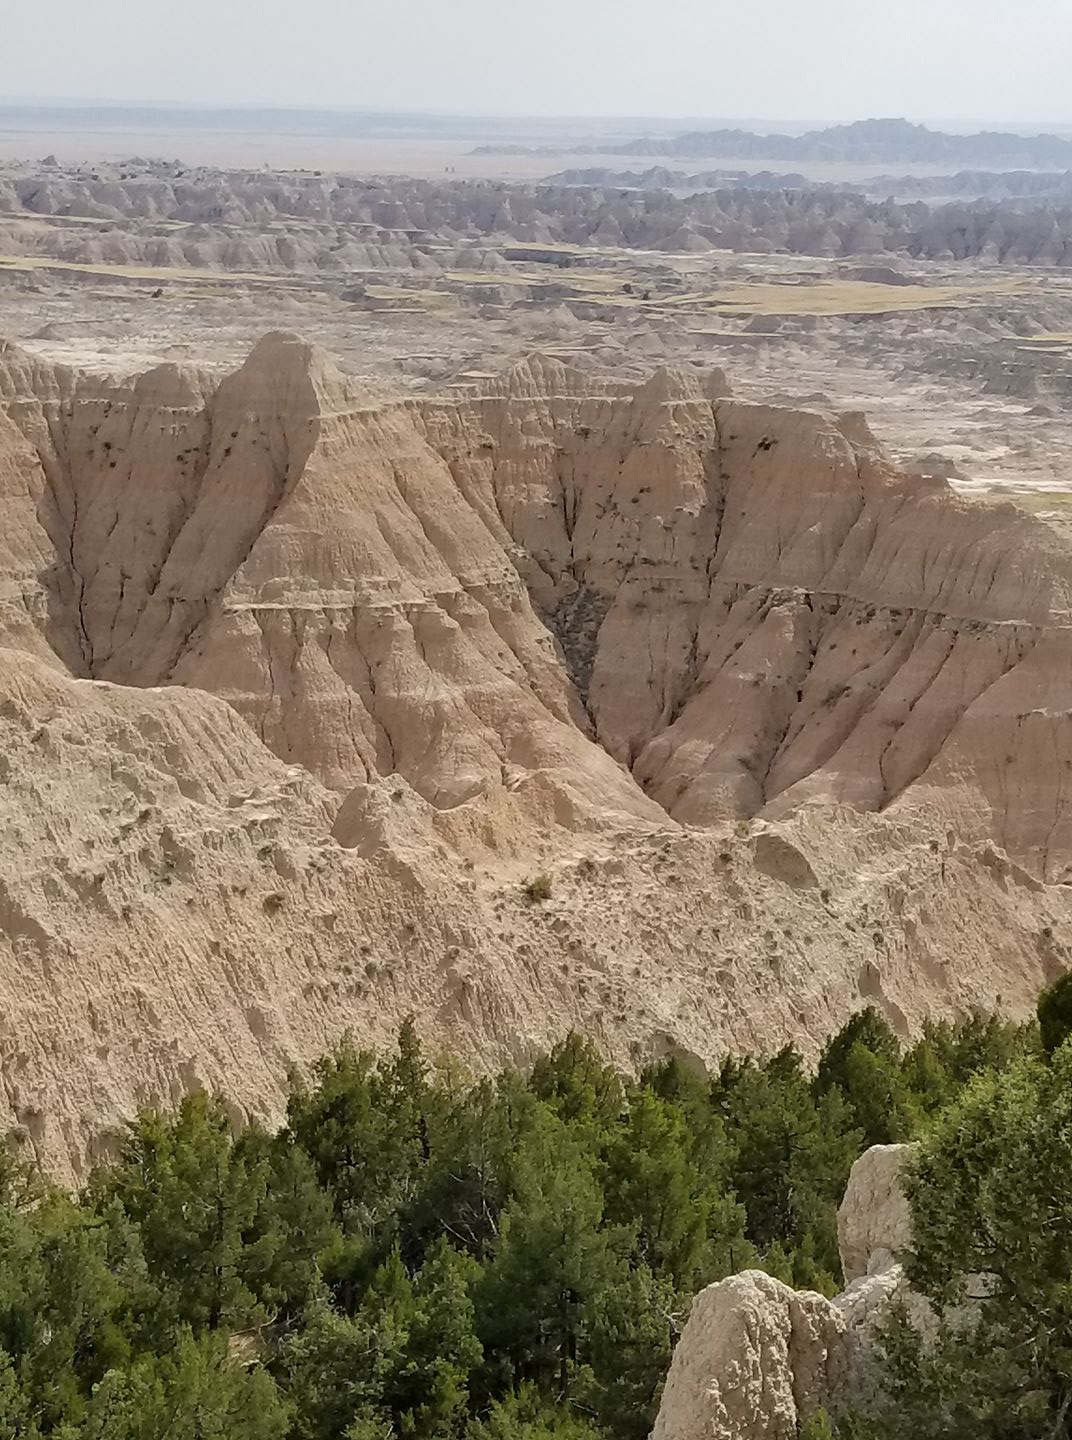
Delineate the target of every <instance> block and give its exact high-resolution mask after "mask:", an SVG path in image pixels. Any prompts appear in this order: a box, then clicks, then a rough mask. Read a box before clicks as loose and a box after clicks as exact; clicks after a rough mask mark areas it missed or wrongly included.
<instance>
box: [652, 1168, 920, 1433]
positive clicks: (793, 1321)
mask: <svg viewBox="0 0 1072 1440" xmlns="http://www.w3.org/2000/svg"><path fill="white" fill-rule="evenodd" d="M908 1148H909V1147H907V1146H903V1145H887V1146H879V1147H876V1148H875V1149H872V1150H868V1151H866V1152H865V1153H864V1154H863V1155H862V1156H861V1157H860V1159H859V1160H857V1162H856V1164H855V1165H854V1166H853V1169H852V1174H851V1176H850V1178H849V1184H848V1187H847V1189H846V1192H845V1197H844V1200H843V1202H842V1205H841V1209H840V1211H839V1215H838V1234H839V1241H840V1244H841V1251H842V1264H843V1267H844V1270H845V1278H846V1280H848V1281H850V1282H851V1283H850V1285H849V1288H848V1289H847V1290H846V1291H845V1292H844V1293H843V1294H842V1295H839V1296H837V1297H836V1298H835V1299H834V1300H826V1299H824V1298H823V1297H822V1296H821V1295H816V1294H813V1293H811V1292H808V1291H796V1290H792V1289H790V1287H789V1286H787V1285H783V1284H782V1282H781V1281H779V1280H775V1279H773V1278H772V1277H771V1276H769V1275H766V1274H764V1273H763V1272H762V1271H759V1270H749V1271H745V1272H744V1273H743V1274H741V1275H734V1276H732V1277H731V1278H730V1279H728V1280H722V1281H720V1282H719V1283H718V1284H716V1285H710V1286H708V1288H707V1289H706V1290H704V1291H702V1292H701V1293H700V1294H699V1295H698V1296H697V1297H696V1299H695V1301H694V1302H693V1306H692V1310H691V1312H690V1314H689V1319H688V1323H687V1325H686V1327H685V1330H684V1333H683V1334H682V1337H681V1340H680V1341H679V1342H678V1346H677V1349H676V1350H675V1351H674V1357H673V1360H672V1362H671V1366H670V1372H669V1375H668V1376H667V1380H666V1385H665V1387H664V1390H663V1397H662V1403H661V1405H660V1408H659V1414H658V1417H657V1419H656V1423H655V1428H654V1430H653V1431H652V1440H758V1437H760V1436H763V1437H770V1440H796V1436H797V1435H798V1434H799V1432H800V1426H801V1424H802V1423H803V1421H805V1420H806V1419H807V1418H808V1416H809V1415H811V1414H813V1413H814V1412H815V1411H816V1410H819V1409H826V1410H828V1411H829V1412H830V1413H832V1414H834V1415H836V1414H837V1413H838V1412H839V1411H842V1410H857V1409H859V1408H860V1407H867V1406H868V1405H871V1404H873V1403H874V1402H875V1399H876V1396H877V1388H876V1387H877V1378H878V1377H877V1372H876V1366H875V1357H874V1347H873V1339H872V1337H873V1335H874V1331H875V1327H876V1326H877V1325H879V1324H881V1321H882V1318H883V1317H884V1315H886V1314H887V1313H888V1311H889V1307H890V1305H891V1303H892V1302H893V1300H894V1299H895V1298H896V1297H901V1298H906V1296H907V1292H906V1289H905V1285H904V1280H903V1276H902V1272H901V1269H900V1266H899V1264H898V1263H897V1256H898V1254H899V1253H901V1252H902V1251H903V1250H904V1249H905V1247H906V1246H907V1245H908V1243H909V1241H910V1238H911V1237H910V1231H909V1228H908V1210H907V1204H906V1202H905V1199H904V1196H903V1194H902V1193H901V1190H900V1187H899V1184H898V1179H897V1177H898V1173H899V1171H900V1168H901V1167H902V1165H903V1164H904V1161H905V1158H906V1153H907V1150H908ZM915 1303H916V1304H917V1305H918V1304H919V1302H918V1301H917V1302H915Z"/></svg>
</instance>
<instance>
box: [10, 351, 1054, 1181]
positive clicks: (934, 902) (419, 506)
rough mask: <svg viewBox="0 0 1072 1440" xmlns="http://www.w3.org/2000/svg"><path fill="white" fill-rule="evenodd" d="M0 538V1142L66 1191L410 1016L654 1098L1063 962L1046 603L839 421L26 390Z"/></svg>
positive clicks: (649, 402)
mask: <svg viewBox="0 0 1072 1440" xmlns="http://www.w3.org/2000/svg"><path fill="white" fill-rule="evenodd" d="M0 514H2V517H3V521H4V524H3V526H2V528H0V646H2V647H4V648H3V649H2V651H0V722H2V724H3V727H4V732H3V743H2V744H0V756H2V757H3V760H2V765H3V767H4V778H5V784H4V786H3V788H2V790H0V806H2V807H3V809H4V820H5V833H6V834H7V835H8V836H10V837H12V839H11V843H10V844H9V845H8V846H7V847H6V848H5V852H4V855H3V857H2V859H0V886H2V887H3V896H4V904H3V906H2V907H0V961H2V963H0V996H2V999H3V1006H4V1015H5V1025H6V1026H7V1029H6V1030H4V1031H3V1033H2V1034H0V1085H2V1089H0V1100H4V1097H6V1102H5V1103H6V1106H7V1112H8V1113H9V1114H10V1115H11V1116H12V1117H13V1118H14V1119H15V1120H17V1121H18V1123H19V1124H21V1125H22V1126H23V1127H24V1129H25V1133H26V1134H27V1136H28V1137H29V1138H30V1139H32V1143H33V1144H34V1145H35V1146H37V1148H38V1150H39V1151H40V1153H42V1154H43V1155H45V1156H46V1157H47V1158H48V1159H49V1160H50V1162H51V1163H54V1164H58V1165H61V1166H62V1165H65V1164H66V1165H70V1164H75V1165H77V1164H82V1163H84V1160H85V1157H86V1155H87V1154H88V1153H89V1151H90V1149H91V1147H92V1145H93V1144H94V1143H96V1142H95V1141H94V1138H93V1137H94V1136H95V1135H96V1134H97V1132H98V1131H99V1130H100V1129H101V1128H102V1127H103V1128H107V1127H108V1126H110V1125H113V1124H116V1123H118V1122H119V1121H120V1120H121V1119H122V1118H123V1117H124V1116H125V1115H128V1114H129V1113H130V1111H131V1110H132V1109H133V1108H134V1107H135V1106H136V1105H137V1104H138V1103H139V1101H140V1100H143V1099H145V1098H148V1097H151V1096H155V1097H164V1098H167V1097H169V1096H171V1095H173V1094H176V1093H181V1091H182V1090H183V1089H184V1088H189V1087H191V1086H194V1085H201V1084H204V1085H207V1086H211V1087H214V1088H220V1089H222V1090H224V1091H225V1092H227V1093H228V1094H230V1095H232V1096H233V1097H234V1101H235V1104H236V1105H237V1106H238V1107H239V1108H240V1109H241V1110H242V1111H243V1113H250V1114H262V1115H265V1116H268V1115H271V1114H273V1113H274V1107H276V1106H277V1105H278V1103H279V1097H280V1087H281V1085H282V1082H283V1077H284V1076H285V1073H286V1070H287V1068H288V1066H290V1065H291V1064H294V1063H303V1062H305V1061H308V1060H310V1059H311V1058H312V1057H314V1056H315V1055H316V1054H317V1053H318V1052H320V1051H322V1050H323V1048H324V1047H325V1045H327V1044H328V1043H330V1041H331V1039H332V1038H333V1037H334V1036H337V1035H338V1034H340V1033H341V1032H342V1031H344V1030H346V1029H352V1030H353V1031H354V1032H355V1033H356V1034H357V1035H358V1036H359V1037H360V1038H361V1039H363V1040H368V1041H370V1042H380V1041H383V1040H386V1039H387V1038H388V1037H389V1035H390V1033H391V1031H392V1030H393V1029H394V1028H395V1027H396V1026H397V1024H398V1023H399V1021H400V1020H401V1018H403V1017H404V1016H405V1015H406V1014H408V1013H410V1012H414V1013H415V1014H416V1016H417V1019H418V1022H419V1024H420V1026H421V1028H422V1031H423V1032H424V1033H425V1034H426V1035H427V1036H428V1038H429V1039H430V1041H432V1043H433V1044H435V1045H438V1044H441V1043H447V1042H449V1043H450V1044H451V1046H452V1048H453V1049H455V1050H456V1051H457V1052H459V1053H460V1054H461V1055H462V1056H463V1057H464V1058H467V1059H468V1060H469V1061H471V1062H472V1063H473V1064H475V1065H482V1066H488V1065H492V1064H495V1063H496V1062H497V1061H498V1060H500V1059H503V1058H506V1057H512V1058H515V1059H523V1058H524V1057H525V1056H526V1055H528V1054H530V1053H531V1052H532V1051H533V1050H534V1049H535V1048H536V1047H537V1046H541V1045H545V1044H546V1043H548V1042H549V1041H552V1040H553V1039H554V1038H556V1037H557V1036H560V1035H561V1034H562V1033H563V1032H564V1031H565V1030H567V1029H568V1028H570V1027H571V1026H573V1027H579V1028H582V1029H584V1030H586V1031H588V1032H589V1033H591V1034H593V1035H594V1036H595V1037H596V1039H597V1040H598V1041H599V1043H600V1044H601V1046H602V1047H603V1048H604V1049H605V1051H606V1052H607V1053H608V1054H609V1055H611V1056H613V1057H614V1058H615V1059H617V1060H619V1061H620V1062H621V1063H622V1064H624V1065H634V1064H637V1063H642V1062H643V1061H644V1060H646V1059H648V1058H651V1057H652V1056H656V1055H662V1054H667V1053H688V1054H691V1055H694V1056H696V1057H699V1058H701V1059H714V1058H715V1057H717V1056H719V1055H720V1054H721V1053H723V1052H724V1051H725V1050H726V1049H727V1048H745V1049H750V1050H754V1049H766V1048H769V1047H771V1046H778V1045H780V1044H782V1043H785V1042H786V1041H789V1040H791V1039H792V1040H794V1041H795V1042H796V1043H798V1044H800V1045H802V1046H803V1048H804V1049H805V1050H810V1049H813V1048H814V1047H815V1046H816V1045H817V1044H818V1043H820V1042H821V1040H822V1039H823V1038H824V1037H825V1036H826V1035H827V1034H828V1033H829V1032H830V1030H831V1029H833V1028H836V1027H837V1025H838V1024H840V1023H841V1022H842V1021H843V1020H844V1019H845V1018H847V1016H848V1015H849V1014H850V1013H852V1011H853V1010H854V1009H856V1008H858V1007H859V1005H860V1004H861V1002H865V1003H873V1004H876V1005H879V1006H880V1007H881V1008H882V1009H883V1010H884V1013H885V1014H886V1015H887V1016H888V1017H889V1019H890V1021H891V1023H892V1024H893V1025H894V1026H895V1027H896V1028H897V1029H898V1030H899V1031H900V1032H901V1033H902V1034H907V1033H909V1032H910V1031H911V1030H912V1029H913V1028H914V1027H916V1026H918V1024H919V1023H920V1022H921V1021H922V1019H923V1018H924V1017H925V1016H926V1015H927V1014H929V1013H931V1012H933V1011H934V1010H941V1011H943V1012H949V1011H963V1010H965V1009H969V1008H972V1007H981V1006H986V1005H989V1004H991V1003H992V999H993V996H994V995H995V994H1000V995H1002V996H1003V998H1004V1000H1005V1003H1006V1004H1008V1005H1009V1006H1010V1007H1012V1008H1013V1009H1024V1008H1026V1007H1028V1006H1029V1005H1030V1004H1031V1003H1033V999H1034V996H1035V994H1036V993H1037V990H1038V988H1039V986H1040V985H1041V984H1042V983H1043V982H1044V980H1045V979H1047V978H1048V977H1050V976H1051V975H1052V974H1054V973H1056V972H1057V971H1058V970H1059V969H1060V968H1061V967H1062V966H1063V964H1064V956H1065V948H1064V947H1065V946H1066V944H1067V943H1068V941H1069V940H1070V939H1072V929H1070V926H1072V910H1070V907H1069V904H1068V901H1067V898H1066V895H1065V891H1064V890H1063V889H1062V888H1061V887H1060V886H1055V885H1052V884H1050V883H1049V882H1050V881H1051V880H1054V879H1061V878H1062V877H1063V876H1064V875H1065V874H1066V873H1067V872H1068V868H1069V866H1070V864H1072V857H1070V854H1069V851H1070V848H1072V842H1070V838H1069V832H1068V824H1069V817H1068V813H1067V809H1066V800H1065V793H1064V790H1063V788H1062V786H1063V782H1062V779H1061V776H1062V774H1063V769H1062V766H1063V761H1062V760H1061V756H1062V755H1063V753H1064V749H1065V748H1066V747H1067V746H1068V744H1069V743H1070V735H1072V731H1070V728H1069V711H1070V703H1069V696H1068V694H1067V693H1066V689H1067V685H1068V684H1069V683H1070V682H1068V679H1067V677H1068V675H1069V674H1072V666H1069V664H1068V635H1069V631H1068V628H1067V627H1068V610H1069V606H1068V594H1069V590H1070V584H1072V579H1070V565H1069V562H1068V559H1067V557H1066V555H1065V552H1064V551H1063V550H1062V549H1061V548H1060V546H1059V543H1058V542H1057V540H1056V539H1054V538H1053V537H1052V536H1051V534H1050V532H1049V531H1047V530H1045V529H1044V528H1043V527H1042V526H1041V525H1039V524H1037V523H1036V522H1034V521H1032V520H1031V519H1029V518H1028V517H1027V516H1024V515H1021V514H1020V513H1019V512H1017V511H1014V510H1012V509H1011V508H1005V509H986V510H984V509H981V508H980V509H975V508H973V507H971V506H970V505H969V504H967V503H966V502H962V501H960V500H958V499H956V498H955V497H954V496H953V495H952V493H951V492H950V491H949V490H948V488H947V487H946V486H945V484H944V483H943V482H941V481H939V480H933V479H932V480H921V479H919V478H918V477H912V476H908V475H904V474H902V473H900V472H898V471H897V470H896V469H894V468H893V467H892V466H891V465H890V464H889V462H888V461H887V460H886V459H885V458H884V457H883V456H882V455H881V453H880V452H879V451H878V450H877V449H876V447H875V446H874V443H873V442H872V441H871V439H870V437H869V436H868V434H867V432H866V427H864V426H863V425H862V423H861V422H860V421H859V419H854V418H851V417H850V418H845V417H842V418H837V417H834V416H830V415H823V414H818V413H816V414H808V413H802V412H791V411H781V410H777V409H772V408H770V407H764V406H754V405H746V404H742V403H740V402H738V401H735V400H733V399H731V398H730V397H729V396H728V395H727V394H726V386H725V382H724V380H723V379H722V377H721V376H720V375H718V374H709V375H702V374H698V373H689V374H686V375H679V374H675V373H673V372H668V371H660V372H657V373H656V374H655V375H654V376H652V377H651V378H650V379H649V380H648V381H647V382H645V383H644V384H642V385H640V386H638V387H629V388H625V387H621V386H616V385H614V384H610V383H598V382H594V381H593V380H591V379H590V378H589V377H587V376H583V375H581V374H579V373H577V372H574V371H571V370H569V369H568V368H566V367H564V366H562V365H560V364H558V363H557V362H554V361H549V360H545V359H540V358H539V357H535V358H533V359H531V360H530V361H528V362H526V363H524V364H522V365H519V366H517V367H516V368H515V369H514V370H512V371H510V372H509V373H508V374H506V375H505V376H503V377H501V378H500V379H499V380H497V381H495V382H493V383H490V384H489V385H487V386H486V387H485V388H484V389H483V390H481V391H479V392H478V391H473V392H471V393H466V394H462V395H460V396H457V397H452V398H449V399H441V400H421V401H408V402H405V403H398V404H384V403H382V402H380V401H378V400H374V399H372V398H371V397H369V396H367V395H365V394H363V393H362V392H361V391H360V390H359V389H357V388H356V387H355V386H354V384H353V382H352V381H350V380H349V379H347V378H346V377H344V376H342V375H341V374H340V373H339V372H338V371H337V370H336V369H335V368H334V367H333V366H332V365H331V364H330V362H329V361H327V359H326V358H325V357H324V356H323V355H322V354H320V353H319V352H317V351H316V349H315V348H314V347H312V346H309V345H307V344H305V343H304V342H302V341H301V340H299V339H298V338H296V337H293V336H279V335H277V336H273V337H269V338H268V339H266V340H265V341H264V342H263V343H262V344H261V345H260V346H258V347H257V349H256V350H255V351H254V353H253V355H251V357H250V358H249V360H248V361H247V363H246V364H245V365H244V366H243V367H242V368H241V369H240V370H239V371H238V372H237V373H236V374H234V375H232V376H229V377H226V378H224V379H223V380H220V379H218V378H217V377H214V376H208V375H205V374H202V373H200V372H198V371H196V370H186V369H181V368H177V367H174V366H164V367H160V368H158V369H156V370H154V371H151V372H149V373H148V374H147V375H144V376H141V377H137V378H135V379H132V380H116V381H112V380H105V379H101V378H100V377H92V376H88V375H85V374H81V373H78V372H75V371H71V370H67V369H64V368H63V367H58V366H52V365H46V364H41V363H39V362H36V361H34V360H32V359H30V358H29V357H28V356H26V355H25V354H23V353H21V352H19V351H18V350H16V349H14V348H12V347H7V348H4V349H2V350H0ZM540 870H542V871H546V872H547V873H548V875H549V876H550V878H551V882H552V885H551V895H550V898H549V899H547V900H545V901H544V902H542V903H532V902H531V901H530V900H529V899H528V898H527V896H526V893H525V889H524V881H525V879H526V878H527V877H529V876H531V875H532V874H533V873H535V872H537V871H540ZM4 976H9V977H12V979H11V982H10V984H9V983H8V982H7V981H6V980H4V979H3V977H4ZM251 997H253V998H252V999H251Z"/></svg>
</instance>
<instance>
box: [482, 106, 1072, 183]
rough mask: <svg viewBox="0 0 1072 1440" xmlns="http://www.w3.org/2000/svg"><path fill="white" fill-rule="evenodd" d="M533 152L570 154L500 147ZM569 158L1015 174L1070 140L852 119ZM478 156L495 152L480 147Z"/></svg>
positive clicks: (1053, 160) (1062, 155)
mask: <svg viewBox="0 0 1072 1440" xmlns="http://www.w3.org/2000/svg"><path fill="white" fill-rule="evenodd" d="M499 148H500V153H501V150H503V149H505V150H507V151H514V152H517V151H526V150H528V152H529V153H536V154H568V153H571V151H570V150H563V149H557V150H556V149H554V148H553V147H550V146H541V147H535V148H534V147H525V146H517V145H514V146H506V147H499ZM571 149H572V153H588V154H591V153H593V150H594V151H595V152H596V153H602V154H605V155H660V156H667V157H673V158H688V159H693V158H697V157H702V156H705V155H710V156H720V157H722V158H724V159H729V158H732V159H735V160H812V161H815V160H821V161H834V162H841V163H852V164H860V165H952V166H971V167H982V166H986V167H990V168H993V169H1001V170H1013V169H1016V168H1017V167H1019V166H1022V167H1024V168H1025V169H1032V170H1045V169H1065V170H1067V169H1069V168H1072V138H1068V137H1064V136H1059V135H1049V134H1040V135H1025V134H1020V133H1016V132H1012V131H1008V130H981V131H975V132H974V133H968V134H961V133H953V134H950V133H947V132H945V131H942V130H932V129H930V128H929V127H928V126H926V125H914V124H912V123H911V122H910V121H908V120H905V119H903V118H896V119H871V120H854V121H852V122H851V123H850V124H848V125H829V126H827V127H825V128H824V129H820V130H806V131H805V132H804V133H803V134H801V135H785V134H778V133H777V132H774V133H769V134H757V133H756V132H755V131H753V130H742V129H740V128H737V127H731V128H725V127H723V128H720V129H717V130H690V131H687V132H686V133H684V134H681V135H658V136H647V135H645V136H639V137H634V138H632V139H629V140H622V141H617V142H615V143H613V144H606V143H603V144H599V143H597V144H595V145H592V144H591V143H585V144H583V145H578V146H574V147H571ZM477 153H478V154H495V153H496V146H494V145H482V146H479V147H478V148H477Z"/></svg>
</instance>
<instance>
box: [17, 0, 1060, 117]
mask: <svg viewBox="0 0 1072 1440" xmlns="http://www.w3.org/2000/svg"><path fill="white" fill-rule="evenodd" d="M1070 77H1072V0H732V3H731V0H375V3H369V0H178V3H176V4H170V5H164V4H150V3H146V0H141V3H139V0H30V3H26V0H0V94H2V95H5V96H9V97H14V96H26V97H30V96H32V97H47V98H79V99H111V100H129V101H152V100H161V101H177V102H182V101H196V102H206V103H213V104H219V103H228V102H229V103H232V104H243V105H244V104H277V105H296V106H301V105H313V106H318V105H322V106H345V107H351V108H355V109H365V108H369V109H379V108H392V109H399V110H410V109H423V110H453V111H461V112H468V113H475V112H482V113H510V114H574V115H597V114H613V115H651V116H655V115H669V116H676V115H695V116H746V117H751V116H768V117H773V118H784V119H805V120H807V119H850V118H855V117H859V116H864V115H901V114H906V115H908V116H910V117H912V118H917V119H921V118H935V119H942V118H946V119H978V118H992V119H995V120H1011V121H1021V122H1022V121H1047V120H1048V121H1052V122H1055V123H1065V124H1069V123H1072V83H1070Z"/></svg>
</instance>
